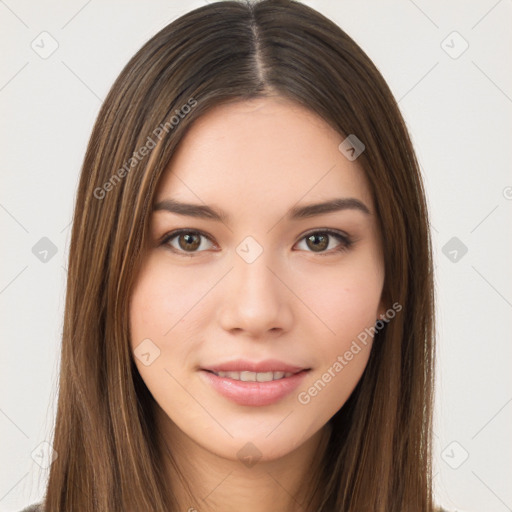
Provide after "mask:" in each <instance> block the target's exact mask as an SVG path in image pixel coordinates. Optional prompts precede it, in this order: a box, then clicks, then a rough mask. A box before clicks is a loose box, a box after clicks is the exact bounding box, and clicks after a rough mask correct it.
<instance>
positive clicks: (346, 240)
mask: <svg viewBox="0 0 512 512" xmlns="http://www.w3.org/2000/svg"><path fill="white" fill-rule="evenodd" d="M183 233H188V234H196V235H200V236H203V237H204V238H206V239H208V240H209V241H210V242H211V243H212V244H214V245H215V243H214V242H213V240H212V237H211V236H210V235H208V234H207V233H205V232H204V231H202V230H200V229H195V228H194V229H192V228H180V229H175V230H173V231H170V232H168V233H166V234H165V235H164V236H163V237H162V238H161V240H160V242H159V245H168V242H169V241H170V240H172V239H174V238H176V237H177V236H179V235H181V234H183ZM316 233H321V234H327V235H330V236H332V237H334V238H337V239H338V240H339V241H340V242H341V246H338V247H336V248H334V249H330V250H329V251H321V252H318V253H315V252H314V251H306V252H310V253H312V254H317V255H318V256H327V255H331V254H333V253H334V254H335V253H337V252H340V251H344V250H348V249H350V247H351V246H352V245H353V244H354V242H355V241H356V240H355V239H354V238H352V237H351V236H350V235H348V234H347V233H345V232H344V231H341V230H337V229H332V228H314V229H311V230H308V231H306V232H305V233H302V234H301V235H299V237H298V240H297V242H296V243H295V244H294V246H295V245H297V243H299V242H302V241H303V240H304V239H305V238H307V237H308V236H310V235H314V234H316ZM168 246H169V249H170V250H171V251H173V252H174V253H175V254H179V255H182V256H189V257H192V256H195V255H196V254H201V253H202V252H205V251H191V252H187V251H182V250H179V249H176V248H175V247H172V246H170V245H168Z"/></svg>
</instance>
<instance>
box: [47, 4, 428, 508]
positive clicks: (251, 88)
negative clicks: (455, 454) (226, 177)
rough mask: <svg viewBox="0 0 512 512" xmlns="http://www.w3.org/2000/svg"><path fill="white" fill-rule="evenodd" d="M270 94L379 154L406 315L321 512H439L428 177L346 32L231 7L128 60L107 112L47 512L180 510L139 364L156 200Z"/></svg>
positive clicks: (350, 429) (378, 351) (380, 336)
mask: <svg viewBox="0 0 512 512" xmlns="http://www.w3.org/2000/svg"><path fill="white" fill-rule="evenodd" d="M269 93H273V94H280V95H283V96H285V97H287V98H289V99H292V100H294V101H296V102H299V103H300V104H301V105H303V106H305V107H307V108H308V109H310V110H311V111H313V112H315V113H316V114H317V115H319V116H321V117H322V118H323V119H325V120H326V121H327V122H328V123H329V124H330V125H331V126H332V127H333V128H334V129H335V130H337V131H338V132H339V133H340V134H342V135H344V136H347V135H348V134H355V135H356V136H357V138H358V139H360V140H361V141H363V143H364V145H365V150H364V152H363V153H362V154H361V155H360V156H359V158H358V163H359V164H360V165H361V167H362V168H363V169H364V172H365V173H366V175H367V178H368V183H369V184H370V188H371V192H372V195H373V199H374V204H375V207H376V212H377V216H378V218H379V220H380V229H381V233H382V240H383V250H384V262H385V283H384V291H383V293H384V297H385V299H386V300H387V302H388V304H392V303H394V302H396V303H398V304H400V305H401V306H402V310H401V311H400V313H399V314H397V315H396V317H395V318H394V319H393V321H391V322H389V323H388V324H387V325H386V326H385V328H384V329H382V330H380V331H379V332H378V333H377V334H376V335H375V340H374V344H373V347H372V351H371V354H370V359H369V361H368V364H367V367H366V369H365V371H364V373H363V376H362V378H361V380H360V381H359V383H358V385H357V387H356V388H355V390H354V392H353V393H352V395H351V396H350V398H349V400H348V401H347V402H346V404H345V405H344V406H343V407H342V408H341V409H340V410H339V411H338V412H337V413H336V414H335V416H334V417H333V418H332V419H331V424H332V426H333V429H332V434H331V437H330V439H329V449H328V450H327V452H326V453H327V454H328V455H327V458H326V460H324V461H323V462H322V474H321V478H320V486H321V502H322V503H321V505H320V507H319V508H318V509H317V510H318V511H322V512H335V511H338V512H341V511H352V512H363V511H371V512H399V511H400V512H401V511H414V512H431V510H432V507H433V505H432V483H431V479H432V469H431V435H432V401H433V380H434V376H433V366H434V337H435V336H434V335H435V333H434V330H435V328H434V285H433V274H432V256H431V240H430V235H429V221H428V216H427V207H426V201H425V194H424V190H423V185H422V180H421V174H420V170H419V166H418V163H417V160H416V157H415V154H414V150H413V147H412V144H411V141H410V138H409V136H408V133H407V129H406V127H405V124H404V121H403V119H402V116H401V114H400V111H399V109H398V106H397V103H396V101H395V99H394V98H393V96H392V94H391V92H390V90H389V88H388V86H387V85H386V83H385V81H384V79H383V77H382V76H381V74H380V73H379V71H378V70H377V69H376V67H375V65H374V64H373V63H372V62H371V60H370V59H369V58H368V57H367V56H366V54H365V53H364V52H363V50H362V49H361V48H360V47H359V46H358V45H357V44H356V43H355V42H354V41H353V40H352V39H351V38H350V37H349V36H348V35H347V34H345V32H343V30H341V29H340V28H339V27H338V26H337V25H336V24H335V23H333V22H332V21H330V20H329V19H327V18H325V17H324V16H323V15H321V14H319V13H318V12H316V11H315V10H313V9H312V8H310V7H307V6H305V5H302V4H300V3H298V2H295V1H291V0H263V1H260V2H252V3H250V2H236V1H222V2H217V3H212V4H210V5H206V6H204V7H201V8H198V9H195V10H193V11H191V12H189V13H187V14H185V15H184V16H182V17H180V18H178V19H176V20H175V21H173V22H172V23H171V24H169V25H168V26H166V27H165V28H164V29H163V30H161V31H160V32H159V33H158V34H156V35H155V36H154V37H153V38H151V39H150V40H149V41H148V42H147V43H146V44H145V45H144V46H143V47H142V48H141V49H140V50H139V51H138V52H137V54H136V55H135V56H134V57H133V58H132V59H131V60H130V61H129V62H128V64H127V65H126V66H125V68H124V69H123V71H122V72H121V74H120V75H119V77H118V78H117V80H116V81H115V83H114V85H113V86H112V88H111V90H110V92H109V94H108V96H107V98H106V100H105V102H104V104H103V105H102V108H101V110H100V112H99V115H98V118H97V120H96V123H95V126H94V129H93V131H92V135H91V138H90V141H89V145H88V148H87V151H86V155H85V159H84V163H83V167H82V171H81V177H80V183H79V187H78V193H77V198H76V206H75V211H74V218H73V228H72V238H71V245H70V253H69V274H68V285H67V295H66V305H65V318H64V330H63V340H62V354H61V368H60V385H59V397H58V410H57V416H56V424H55V432H54V440H53V447H54V449H55V450H56V451H57V453H58V458H57V459H56V460H55V461H54V462H53V464H52V466H51V468H50V475H49V481H48V486H47V492H46V496H45V510H46V511H47V512H54V511H55V512H57V511H59V512H60V511H76V512H93V511H94V512H115V511H126V510H133V511H162V512H163V511H174V510H176V503H175V499H174V497H173V496H172V495H171V493H170V492H169V491H168V488H169V485H168V482H166V481H165V479H164V477H163V475H164V474H165V472H164V470H163V462H162V454H161V453H160V451H159V449H158V445H157V442H156V436H155V435H154V431H155V428H156V426H155V421H154V415H153V405H154V399H153V397H152V396H151V394H150V393H149V391H148V389H147V388H146V386H145V385H144V383H143V381H142V379H141V377H140V375H139V373H138V371H137V369H136V366H135V364H134V361H133V356H132V353H131V350H130V343H129V336H130V332H129V318H128V311H129V301H130V295H131V289H132V285H133V283H134V280H135V277H136V276H137V272H138V269H139V268H140V267H139V265H140V263H141V259H142V256H143V253H144V247H145V244H146V241H147V236H148V228H149V218H150V212H151V209H152V203H153V199H154V196H155V191H156V188H157V186H158V183H159V180H160V177H161V176H162V174H163V172H164V170H165V169H166V168H167V166H168V164H169V162H170V160H171V158H172V156H173V154H174V152H175V151H176V148H177V146H178V144H179V142H180V140H182V139H183V136H184V134H185V133H186V132H187V131H188V130H189V129H190V126H191V125H192V123H193V122H194V121H195V120H197V119H198V118H199V117H200V116H201V115H202V114H204V113H205V112H207V111H208V110H209V109H211V108H212V107H214V106H216V105H219V104H221V103H225V102H231V101H240V100H244V99H251V98H255V97H261V96H265V95H267V94H269ZM142 147H146V148H147V150H146V151H142V150H141V148H142ZM143 153H144V154H143Z"/></svg>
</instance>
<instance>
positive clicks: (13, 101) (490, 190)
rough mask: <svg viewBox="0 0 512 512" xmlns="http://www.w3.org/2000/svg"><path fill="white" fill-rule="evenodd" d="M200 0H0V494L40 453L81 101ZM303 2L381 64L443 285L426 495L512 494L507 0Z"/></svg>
mask: <svg viewBox="0 0 512 512" xmlns="http://www.w3.org/2000/svg"><path fill="white" fill-rule="evenodd" d="M204 3H205V2H204V1H200V0H197V1H193V2H192V1H186V2H185V1H184V2H178V1H177V0H172V1H171V0H167V1H164V0H151V1H148V2H135V1H123V2H121V1H120V0H116V1H113V0H108V1H105V0H104V1H100V0H89V1H77V0H73V1H70V2H66V3H64V2H57V1H56V0H54V1H44V2H36V1H32V2H30V1H27V0H25V1H24V0H18V1H16V0H6V1H2V0H0V22H1V27H2V30H1V31H0V42H1V45H2V48H3V52H2V60H1V64H0V65H1V68H0V105H1V109H2V111H1V119H2V123H1V125H2V126H1V134H0V140H1V142H2V151H1V165H2V172H1V189H0V223H1V230H2V231H1V232H2V242H3V246H2V247H3V254H2V257H3V264H2V266H1V267H0V304H1V311H2V322H1V329H2V347H1V354H2V355H1V368H0V375H1V381H0V383H1V386H0V392H1V394H0V439H1V463H0V509H1V510H2V511H17V510H19V509H20V508H22V507H23V506H25V505H27V504H29V503H32V502H34V501H38V500H39V499H40V498H41V497H42V495H43V492H44V484H45V482H46V478H47V473H48V472H47V470H45V469H42V468H41V467H40V466H39V465H38V463H36V461H38V462H39V461H43V462H42V464H43V465H45V463H46V464H47V463H48V457H49V456H50V453H51V452H50V451H48V449H47V448H45V445H41V443H42V442H44V441H45V440H50V439H51V429H52V426H53V416H54V413H55V407H54V405H55V403H54V400H55V398H56V395H57V388H56V383H57V375H58V373H57V370H58V363H59V345H60V334H61V329H62V316H63V306H64V296H65V295H64V294H65V279H66V264H67V263H66V258H67V252H68V247H69V236H70V230H69V226H70V220H71V215H72V207H73V202H74V197H75V188H76V185H77V180H78V174H79V170H80V167H81V164H82V159H83V156H84V152H85V148H86V144H87V141H88V138H89V135H90V132H91V129H92V125H93V122H94V119H95V117H96V114H97V112H98V109H99V107H100V104H101V102H102V99H103V98H104V97H105V95H106V94H107V91H108V90H109V88H110V86H111V85H112V83H113V81H114V79H115V78H116V77H117V75H118V74H119V72H120V71H121V69H122V67H123V66H124V65H125V63H126V62H127V61H128V59H129V58H130V57H131V56H132V55H133V54H134V53H135V52H136V51H137V50H138V49H139V48H140V46H141V45H142V44H143V43H144V42H146V41H147V40H148V39H149V38H150V37H151V36H153V35H154V34H155V33H156V32H157V31H159V30H160V29H161V28H163V27H164V26H165V25H167V24H168V23H169V22H170V21H172V20H174V19H175V18H176V17H178V16H180V15H182V14H184V13H185V12H187V11H189V10H191V9H193V8H196V7H199V6H201V5H204ZM305 3H306V4H308V5H311V6H312V7H314V8H316V9H318V10H319V11H321V12H322V13H324V14H325V15H326V16H328V17H329V18H331V19H333V20H334V21H335V22H337V23H338V24H339V25H340V26H341V27H342V28H343V29H344V30H346V31H347V32H348V34H349V35H351V36H352V37H353V38H354V39H355V40H356V41H357V42H358V43H359V44H360V45H361V46H362V48H363V49H364V50H365V51H366V52H367V53H368V55H369V56H370V58H372V60H373V61H374V62H375V64H376V65H377V67H378V68H379V69H380V71H381V72H382V74H383V75H384V77H385V78H386V80H387V81H388V83H389V85H390V87H391V89H392V90H393V93H394V94H395V96H396V98H397V99H398V100H399V105H400V107H401V109H402V112H403V114H404V116H405V119H406V122H407V125H408V127H409V130H410V132H411V135H412V138H413V142H414V144H415V147H416V150H417V154H418V158H419V160H420V164H421V167H422V171H423V174H424V180H425V185H426V188H427V194H428V199H429V204H430V208H431V214H432V235H433V241H434V246H435V248H434V250H435V259H436V285H437V300H438V302H437V312H438V358H439V362H438V388H437V404H436V422H435V433H436V448H435V461H434V463H435V475H436V476H435V479H434V480H435V486H436V497H437V501H438V502H439V503H441V504H443V505H444V506H445V507H447V508H450V509H453V510H466V511H469V512H484V511H485V512H505V511H507V510H512V487H511V486H510V481H511V473H512V471H511V466H512V465H511V461H512V438H511V436H510V432H511V430H510V427H511V424H512V403H511V402H512V386H511V378H510V373H511V372H510V370H509V368H510V365H511V361H512V358H511V356H512V348H511V343H510V341H511V335H510V320H511V308H512V286H511V284H512V271H511V266H510V255H511V252H512V251H511V237H510V234H511V229H510V228H511V224H512V217H511V215H510V214H511V210H512V175H511V173H510V165H511V150H510V147H511V143H512V137H511V135H512V116H511V114H512V70H511V67H510V63H511V62H512V61H511V53H512V51H511V50H512V35H511V31H510V26H512V24H511V21H512V2H511V0H500V1H496V0H479V1H472V2H467V1H462V0H460V1H451V2H442V1H441V0H436V1H426V0H415V1H414V2H413V1H412V0H400V1H398V0H396V1H390V0H386V1H378V0H372V1H359V2H358V1H356V0H353V1H352V0H350V1H349V0H346V1H345V0H342V1H337V2H335V1H327V0H323V1H320V0H317V1H306V2H305ZM44 31H47V32H48V33H49V34H50V35H51V36H45V35H40V34H41V33H42V32H44ZM454 31H456V32H457V33H458V35H457V34H452V33H453V32H454ZM52 38H53V39H54V40H55V41H56V42H57V43H58V48H57V50H56V51H55V52H54V53H53V54H52V55H50V56H48V57H47V58H42V57H41V56H40V55H39V54H38V53H37V52H36V51H35V50H34V49H33V48H32V47H31V45H34V47H35V48H37V50H38V51H39V53H41V52H43V51H48V50H49V49H51V44H52ZM443 41H444V42H443ZM465 42H466V43H467V44H468V45H469V47H468V48H467V50H466V51H464V53H462V54H460V55H459V53H460V52H461V51H462V50H463V49H464V47H465V44H466V43H465ZM43 237H47V238H49V239H50V240H51V242H52V243H53V244H54V245H55V246H56V249H57V253H56V254H55V255H54V256H53V257H51V253H49V254H48V255H47V261H46V262H44V261H41V260H40V259H39V258H42V257H44V254H40V255H39V258H38V257H36V255H35V254H33V252H32V248H33V247H34V246H35V245H36V243H37V242H38V241H39V240H40V239H41V238H43ZM453 237H456V238H457V239H458V241H457V240H456V241H455V242H453V241H452V242H451V243H452V244H455V245H453V246H451V245H448V246H446V244H447V243H448V242H449V241H450V240H451V239H452V238H453ZM461 244H464V246H466V247H467V249H468V252H467V254H465V255H462V252H461V247H462V245H461ZM443 247H446V248H445V249H444V252H445V253H446V255H445V254H444V253H443ZM454 250H455V251H456V252H455V253H454V252H453V251H454ZM36 252H37V251H36ZM454 258H456V260H455V261H453V259H454ZM507 261H509V263H508V265H507V264H506V262H507ZM32 454H33V457H32ZM38 455H39V457H38ZM466 457H467V459H466Z"/></svg>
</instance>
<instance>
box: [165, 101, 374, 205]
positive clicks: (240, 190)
mask: <svg viewBox="0 0 512 512" xmlns="http://www.w3.org/2000/svg"><path fill="white" fill-rule="evenodd" d="M344 138H345V137H344V136H343V135H341V134H339V133H338V132H337V131H335V130H334V129H333V128H332V127H331V126H330V125H329V124H328V123H327V122H326V121H324V120H323V119H322V118H321V117H319V116H318V115H317V114H315V113H314V112H312V111H310V110H308V109H306V108H305V107H303V106H301V105H299V104H297V103H295V102H292V101H290V100H288V99H286V98H282V97H280V96H275V97H267V98H257V99H252V100H248V101H238V102H235V103H230V104H224V105H219V106H216V107H214V108H213V109H211V110H210V111H209V112H207V113H206V114H204V115H203V116H202V117H200V118H199V119H197V120H196V121H195V123H194V124H193V126H192V127H191V128H190V130H189V132H188V133H187V134H186V136H185V137H184V139H183V140H182V141H181V143H180V145H179V147H178V149H177V151H176V152H175V154H174V156H173V158H172V160H171V162H170V164H169V166H168V168H167V169H166V171H165V173H164V176H163V178H162V181H161V184H160V186H159V190H158V192H157V196H156V198H155V202H156V201H159V200H162V199H166V198H168V197H173V198H176V199H180V200H189V201H194V202H198V200H199V201H202V202H204V203H207V204H217V205H219V206H221V207H222V208H223V209H226V210H228V211H230V210H231V206H232V207H233V209H234V210H236V212H237V213H241V212H242V211H247V212H248V213H250V212H251V211H252V213H253V214H254V211H255V209H259V210H261V207H262V206H263V205H266V206H269V207H270V206H271V205H280V204H286V205H288V206H290V205H292V204H294V203H296V202H298V201H301V202H308V201H314V200H325V199H331V198H333V197H343V196H346V197H356V198H359V199H361V200H363V201H364V202H365V203H366V204H367V205H368V206H369V208H371V209H373V206H372V203H371V194H370V191H369V187H368V184H367V179H366V176H365V173H364V171H363V169H362V167H361V166H359V165H358V164H357V162H356V161H349V160H348V159H347V158H346V157H345V156H344V155H343V154H342V153H341V152H340V151H339V149H338V146H339V144H340V143H341V142H342V141H343V139H344ZM260 213H262V212H260Z"/></svg>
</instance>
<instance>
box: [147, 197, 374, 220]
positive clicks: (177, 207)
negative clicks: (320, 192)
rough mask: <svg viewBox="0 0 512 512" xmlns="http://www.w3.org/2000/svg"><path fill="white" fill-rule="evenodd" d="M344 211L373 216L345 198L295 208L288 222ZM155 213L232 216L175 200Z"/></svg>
mask: <svg viewBox="0 0 512 512" xmlns="http://www.w3.org/2000/svg"><path fill="white" fill-rule="evenodd" d="M343 210H356V211H360V212H362V213H364V214H366V215H371V213H370V210H369V208H368V207H367V206H366V205H365V204H364V203H363V202H362V201H360V200H359V199H356V198H354V197H344V198H336V199H331V200H329V201H325V202H323V203H314V204H308V205H305V206H294V207H293V208H290V210H289V211H288V213H287V215H286V218H287V219H288V220H300V219H306V218H309V217H314V216H316V215H322V214H325V213H332V212H337V211H343ZM153 211H167V212H171V213H176V214H178V215H186V216H189V217H197V218H201V219H210V220H216V221H219V222H223V223H225V224H229V222H230V216H229V215H228V214H227V213H226V212H224V211H223V210H220V209H216V208H213V207H211V206H207V205H200V204H191V203H182V202H179V201H176V200H175V199H164V200H162V201H159V202H158V203H156V204H155V205H154V207H153Z"/></svg>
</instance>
